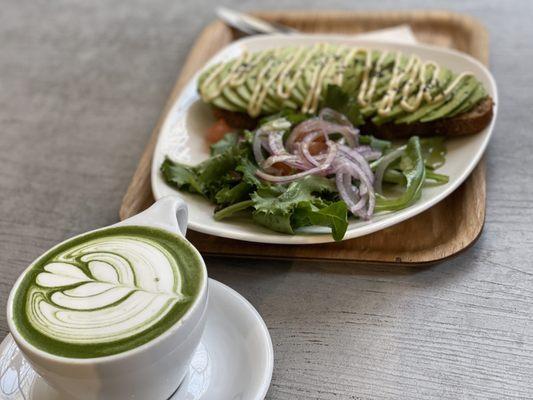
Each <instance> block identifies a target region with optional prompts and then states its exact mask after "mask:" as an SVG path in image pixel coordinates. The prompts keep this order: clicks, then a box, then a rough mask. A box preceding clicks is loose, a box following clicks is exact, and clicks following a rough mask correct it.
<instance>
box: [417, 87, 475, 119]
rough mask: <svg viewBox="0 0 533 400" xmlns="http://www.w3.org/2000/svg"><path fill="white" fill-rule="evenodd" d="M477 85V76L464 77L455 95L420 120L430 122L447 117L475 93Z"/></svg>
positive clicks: (454, 92)
mask: <svg viewBox="0 0 533 400" xmlns="http://www.w3.org/2000/svg"><path fill="white" fill-rule="evenodd" d="M476 86H477V81H476V79H475V78H472V77H469V78H467V79H463V84H462V85H461V87H460V88H457V89H456V90H454V91H453V97H452V98H451V99H450V100H449V101H447V102H446V103H444V104H442V105H441V107H439V108H437V109H436V110H433V111H431V112H430V113H429V114H427V115H426V116H425V117H423V118H421V119H420V121H421V122H430V121H434V120H436V119H439V118H444V117H446V116H447V115H448V114H450V113H451V112H452V111H453V110H455V109H456V108H457V107H459V106H460V105H461V104H463V102H465V101H466V100H467V99H468V98H469V97H470V96H471V95H472V94H473V92H474V90H475V88H476Z"/></svg>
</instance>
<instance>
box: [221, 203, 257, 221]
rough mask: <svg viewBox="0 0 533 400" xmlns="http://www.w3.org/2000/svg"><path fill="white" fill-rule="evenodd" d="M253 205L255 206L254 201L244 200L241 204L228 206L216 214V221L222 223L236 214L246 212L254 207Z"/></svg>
mask: <svg viewBox="0 0 533 400" xmlns="http://www.w3.org/2000/svg"><path fill="white" fill-rule="evenodd" d="M253 205H254V202H253V200H244V201H241V202H239V203H235V204H232V205H231V206H228V207H226V208H223V209H222V210H219V211H217V212H216V213H215V220H217V221H220V220H222V219H224V218H228V217H231V216H233V215H234V214H235V213H238V212H240V211H244V210H246V209H247V208H250V207H252V206H253Z"/></svg>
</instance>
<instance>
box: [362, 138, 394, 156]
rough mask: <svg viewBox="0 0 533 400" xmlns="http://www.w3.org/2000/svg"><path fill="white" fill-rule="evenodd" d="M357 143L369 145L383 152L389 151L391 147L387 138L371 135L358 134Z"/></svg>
mask: <svg viewBox="0 0 533 400" xmlns="http://www.w3.org/2000/svg"><path fill="white" fill-rule="evenodd" d="M359 143H361V144H366V145H369V146H370V147H372V149H374V150H379V151H381V152H382V153H383V154H385V153H386V152H387V151H389V150H390V148H391V147H392V143H391V142H389V141H388V140H383V139H378V138H376V137H374V136H372V135H361V136H359Z"/></svg>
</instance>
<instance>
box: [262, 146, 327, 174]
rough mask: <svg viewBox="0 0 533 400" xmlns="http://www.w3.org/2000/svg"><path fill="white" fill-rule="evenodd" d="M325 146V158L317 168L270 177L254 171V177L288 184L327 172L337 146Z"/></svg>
mask: <svg viewBox="0 0 533 400" xmlns="http://www.w3.org/2000/svg"><path fill="white" fill-rule="evenodd" d="M327 144H328V147H329V148H328V153H327V157H326V159H325V160H324V162H323V163H322V164H320V165H319V166H317V167H314V168H311V169H308V170H306V171H302V172H298V173H296V174H293V175H285V176H276V175H271V174H267V173H265V172H263V171H261V170H257V171H256V175H257V176H259V177H260V178H262V179H264V180H266V181H269V182H275V183H289V182H294V181H295V180H298V179H301V178H303V177H306V176H308V175H313V174H321V173H323V172H324V170H327V169H328V168H329V166H330V165H331V163H332V162H333V160H334V159H335V156H336V155H337V145H336V143H333V142H328V143H327Z"/></svg>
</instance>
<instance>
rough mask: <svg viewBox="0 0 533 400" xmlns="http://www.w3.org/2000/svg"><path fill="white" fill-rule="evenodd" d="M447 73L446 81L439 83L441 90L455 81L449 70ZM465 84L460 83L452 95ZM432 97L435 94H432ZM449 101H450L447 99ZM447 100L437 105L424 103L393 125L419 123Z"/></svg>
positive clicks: (464, 82)
mask: <svg viewBox="0 0 533 400" xmlns="http://www.w3.org/2000/svg"><path fill="white" fill-rule="evenodd" d="M446 71H447V73H448V79H446V82H444V81H442V82H440V83H441V84H440V88H442V89H445V87H446V86H447V85H448V84H450V83H451V82H452V81H453V79H455V77H456V75H454V74H453V73H452V72H451V71H450V70H446ZM465 84H466V81H463V82H461V83H459V85H458V86H457V87H456V88H455V90H454V93H455V92H457V91H458V90H460V89H461V88H462V86H463V85H465ZM433 94H434V95H435V94H436V93H433ZM449 100H451V99H449ZM447 101H448V100H443V101H440V102H437V103H432V104H428V103H425V104H423V105H422V106H421V107H420V108H419V109H418V110H416V111H415V112H413V113H407V114H405V116H402V117H401V118H398V119H397V120H396V121H394V122H395V123H397V124H402V123H406V124H411V123H413V122H417V121H419V120H420V119H421V118H423V117H425V116H426V115H428V114H430V113H431V112H433V111H435V110H437V109H439V108H440V107H442V106H443V105H444V104H446V102H447Z"/></svg>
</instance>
